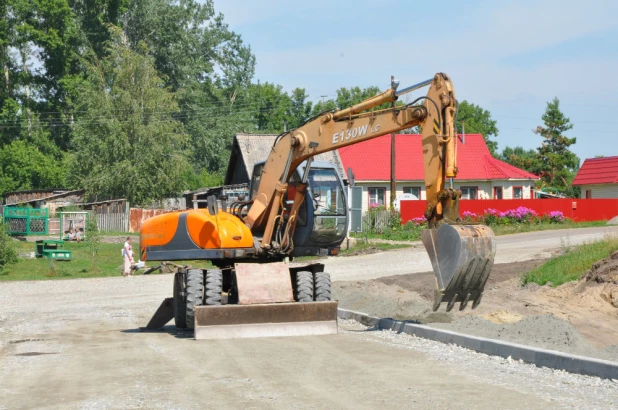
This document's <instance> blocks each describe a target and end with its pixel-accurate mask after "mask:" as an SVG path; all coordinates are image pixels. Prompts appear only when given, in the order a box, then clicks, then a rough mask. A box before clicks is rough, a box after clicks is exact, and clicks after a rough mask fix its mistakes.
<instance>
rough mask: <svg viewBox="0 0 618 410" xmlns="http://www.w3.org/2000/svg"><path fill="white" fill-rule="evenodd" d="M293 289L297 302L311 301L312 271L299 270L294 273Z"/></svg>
mask: <svg viewBox="0 0 618 410" xmlns="http://www.w3.org/2000/svg"><path fill="white" fill-rule="evenodd" d="M295 285H296V286H295V287H294V291H295V295H294V296H295V298H296V301H297V302H313V273H312V272H308V271H303V270H301V271H299V272H297V273H296V283H295Z"/></svg>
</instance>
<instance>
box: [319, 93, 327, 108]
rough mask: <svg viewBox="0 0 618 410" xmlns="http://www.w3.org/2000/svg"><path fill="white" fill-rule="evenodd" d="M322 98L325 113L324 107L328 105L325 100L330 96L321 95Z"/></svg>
mask: <svg viewBox="0 0 618 410" xmlns="http://www.w3.org/2000/svg"><path fill="white" fill-rule="evenodd" d="M320 97H322V107H321V109H322V111H324V106H325V105H326V101H325V100H324V99H325V98H326V97H328V95H320Z"/></svg>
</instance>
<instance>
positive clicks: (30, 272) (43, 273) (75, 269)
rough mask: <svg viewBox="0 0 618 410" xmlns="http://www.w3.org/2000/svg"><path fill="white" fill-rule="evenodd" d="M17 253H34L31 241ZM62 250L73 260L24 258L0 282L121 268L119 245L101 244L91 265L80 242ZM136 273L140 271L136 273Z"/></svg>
mask: <svg viewBox="0 0 618 410" xmlns="http://www.w3.org/2000/svg"><path fill="white" fill-rule="evenodd" d="M16 247H17V250H18V252H20V253H22V252H34V242H18V243H17V246H16ZM65 249H68V250H70V251H72V252H73V260H72V261H70V262H69V261H67V262H62V261H54V262H53V263H52V262H51V261H50V260H49V259H45V258H42V259H25V258H20V259H19V262H18V263H16V264H15V265H11V266H10V267H9V268H8V270H7V272H6V273H4V274H0V281H9V280H41V279H70V278H94V277H104V276H120V273H121V270H122V264H123V259H122V254H121V249H122V244H117V243H115V244H109V243H101V244H100V250H99V253H98V255H97V258H96V262H95V264H94V265H93V264H92V259H91V254H90V249H89V248H88V244H86V243H84V242H80V243H76V242H65ZM175 263H177V264H178V265H192V266H196V267H198V266H199V267H209V266H211V265H210V264H209V263H208V262H207V261H175ZM158 264H159V263H158V262H147V263H146V265H147V266H157V265H158ZM138 274H140V273H139V272H138Z"/></svg>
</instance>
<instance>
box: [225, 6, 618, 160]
mask: <svg viewBox="0 0 618 410" xmlns="http://www.w3.org/2000/svg"><path fill="white" fill-rule="evenodd" d="M215 8H216V9H217V10H218V11H219V12H221V13H223V14H224V15H225V21H226V22H227V23H228V24H229V25H230V28H231V29H232V30H234V31H235V32H237V33H239V34H240V35H241V36H242V38H243V40H244V41H245V42H246V43H247V44H249V45H250V46H251V48H252V50H253V52H254V54H255V56H256V59H257V66H256V76H255V80H258V79H259V80H260V81H262V82H265V81H268V82H273V83H276V84H281V85H282V86H283V87H284V89H286V90H288V91H289V90H291V89H293V88H295V87H303V88H305V89H306V90H307V92H308V94H309V96H310V99H311V100H313V101H318V100H319V99H320V98H321V97H320V96H322V95H327V96H329V97H332V96H334V95H335V93H336V90H337V89H338V88H339V87H350V86H360V87H367V86H371V85H377V86H379V87H380V88H382V89H386V88H388V86H389V83H390V76H391V75H395V77H396V78H398V79H399V80H400V82H401V86H402V87H403V86H406V85H411V84H414V83H417V82H419V81H422V80H425V79H428V78H431V77H432V76H433V75H434V73H436V72H438V71H443V72H446V73H448V74H449V75H450V76H451V78H452V80H453V83H454V85H455V89H456V93H457V98H458V99H459V100H464V99H465V100H468V101H470V102H473V103H475V104H478V105H480V106H482V107H483V108H485V109H487V110H489V111H490V112H491V114H492V116H493V118H494V119H496V120H497V121H498V128H499V130H500V132H499V135H498V137H497V141H498V144H499V149H500V150H501V149H502V148H504V147H505V146H507V145H509V146H515V145H520V146H523V147H524V148H536V147H537V146H539V145H540V141H541V137H539V136H537V135H535V134H533V133H532V130H533V129H534V128H535V127H536V126H537V125H541V124H542V121H541V115H542V114H543V112H544V110H545V106H546V103H547V101H550V100H551V99H553V98H554V97H558V98H559V99H560V102H561V108H562V111H563V112H564V113H565V114H566V115H567V116H568V117H569V118H570V119H571V122H572V123H573V124H574V125H575V127H574V128H573V130H571V131H570V132H569V135H570V136H575V137H577V143H576V144H575V145H574V146H573V147H572V148H573V151H574V152H575V153H576V154H577V155H579V157H580V158H581V159H582V161H583V159H584V158H589V157H593V156H594V155H606V156H609V155H618V118H617V117H618V78H617V77H616V74H617V73H618V18H616V16H618V1H615V0H614V1H602V0H598V1H595V0H591V1H587V2H581V1H571V0H563V1H553V0H536V1H528V0H520V1H500V2H498V1H475V0H470V1H447V0H443V1H442V2H419V1H412V0H399V1H391V0H382V1H381V0H356V1H344V0H341V1H337V0H331V1H326V0H312V1H309V2H301V1H291V0H287V1H286V0H215ZM425 91H426V90H425Z"/></svg>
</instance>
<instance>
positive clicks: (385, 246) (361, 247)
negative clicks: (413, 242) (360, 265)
mask: <svg viewBox="0 0 618 410" xmlns="http://www.w3.org/2000/svg"><path fill="white" fill-rule="evenodd" d="M409 247H410V246H409V245H403V244H390V243H369V244H368V243H364V242H357V243H356V245H355V246H353V247H350V249H345V246H342V247H341V251H340V252H339V255H342V256H345V255H355V254H359V253H363V252H365V251H367V250H368V249H379V250H381V251H391V250H393V249H401V248H409Z"/></svg>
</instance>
